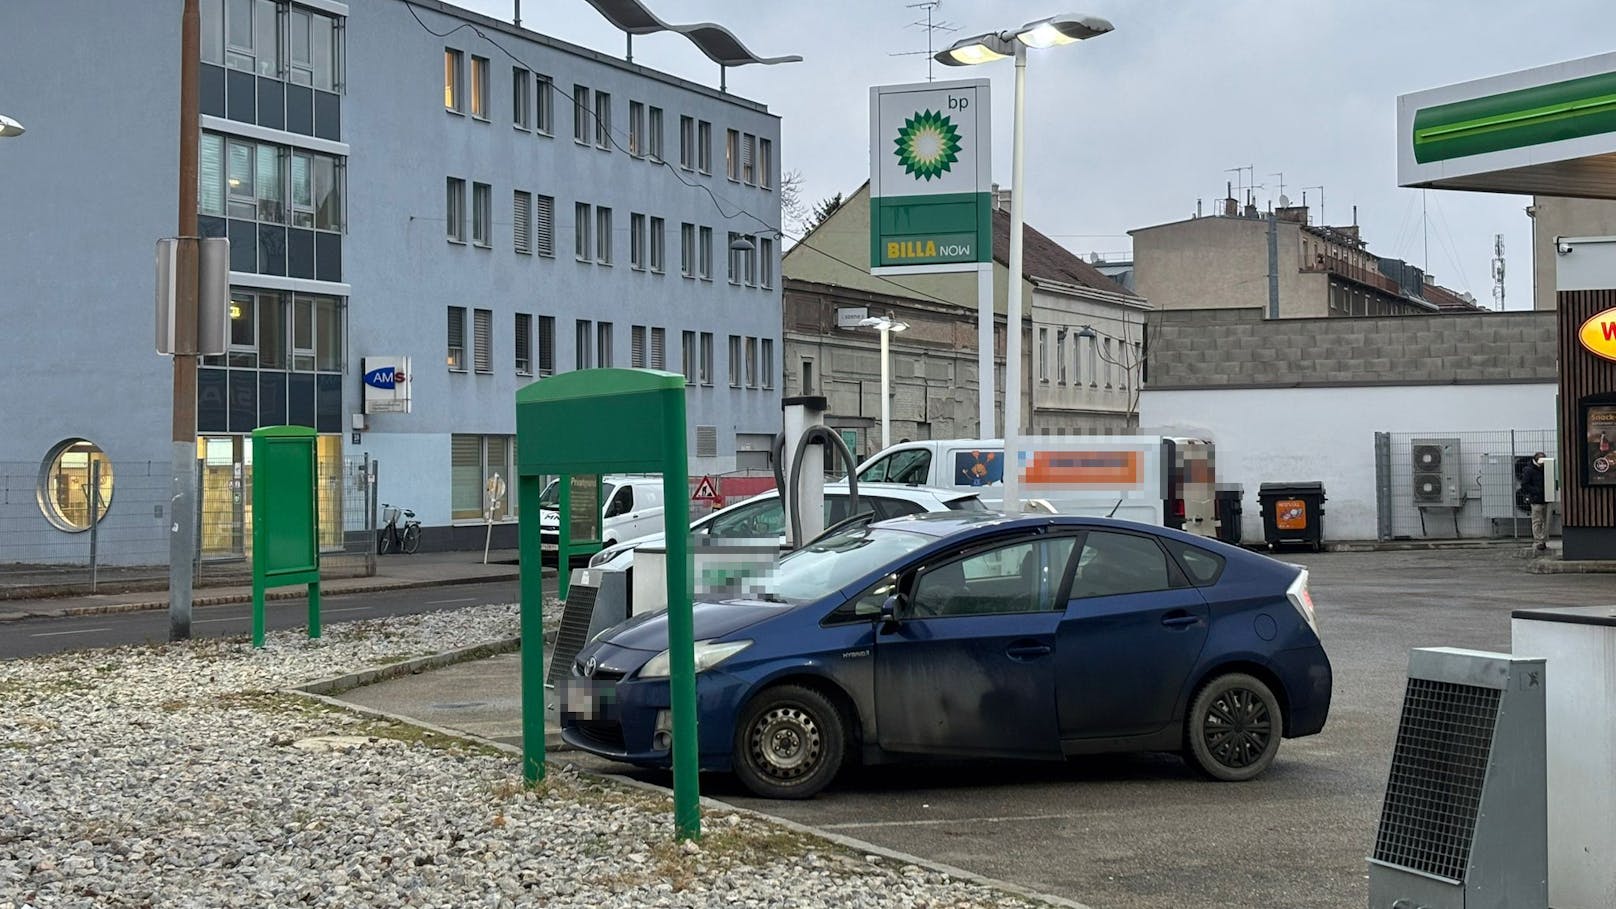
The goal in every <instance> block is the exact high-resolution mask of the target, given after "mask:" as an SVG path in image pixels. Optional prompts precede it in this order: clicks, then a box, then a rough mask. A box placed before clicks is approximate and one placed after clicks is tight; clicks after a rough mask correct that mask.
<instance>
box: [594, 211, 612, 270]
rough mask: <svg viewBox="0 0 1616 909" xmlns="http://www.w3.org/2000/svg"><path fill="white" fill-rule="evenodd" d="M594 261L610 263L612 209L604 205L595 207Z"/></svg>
mask: <svg viewBox="0 0 1616 909" xmlns="http://www.w3.org/2000/svg"><path fill="white" fill-rule="evenodd" d="M595 261H596V262H597V263H599V264H601V265H610V264H612V210H611V209H609V208H607V207H605V206H604V205H598V206H596V207H595Z"/></svg>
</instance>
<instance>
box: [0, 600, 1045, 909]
mask: <svg viewBox="0 0 1616 909" xmlns="http://www.w3.org/2000/svg"><path fill="white" fill-rule="evenodd" d="M516 628H517V616H516V608H515V607H514V606H486V607H478V608H476V609H463V610H456V611H454V612H440V613H432V614H427V615H421V616H409V617H402V618H395V619H387V620H384V621H377V622H364V623H352V624H343V625H336V626H331V627H329V628H327V630H326V636H325V637H324V639H322V640H320V641H309V640H308V639H307V638H306V637H304V636H302V634H301V633H300V632H298V633H291V632H288V633H279V634H272V635H270V637H269V639H268V646H267V647H266V648H265V649H264V650H262V651H254V650H253V649H252V648H251V647H250V646H249V645H248V644H247V643H246V642H245V641H244V640H242V639H226V640H206V641H191V642H187V643H184V644H177V645H164V646H153V647H126V648H119V649H113V650H90V651H80V652H77V653H69V654H63V655H58V656H53V657H48V658H40V659H33V660H21V661H14V662H10V663H4V664H0V909H24V907H28V909H35V907H37V909H43V907H68V906H127V907H169V906H185V907H188V906H199V907H200V906H208V907H219V906H232V907H233V906H254V907H257V906H269V905H276V906H291V905H307V906H386V907H398V906H434V907H454V909H459V907H476V906H487V907H505V906H552V907H645V906H669V907H696V906H726V907H729V906H734V907H769V909H774V907H802V909H808V907H836V909H856V907H887V906H890V907H905V909H908V907H945V906H946V907H965V906H983V907H987V906H993V907H1000V906H1028V905H1031V904H1029V903H1026V902H1024V901H1022V900H1019V899H1016V898H1013V897H1010V896H1008V895H1006V894H1002V893H999V892H996V891H993V890H990V889H987V888H985V887H983V886H981V885H978V884H975V883H971V882H965V881H959V880H954V879H951V878H949V877H947V876H945V875H942V874H939V873H936V872H934V871H931V870H928V869H923V868H920V867H917V866H913V865H903V864H900V863H896V862H893V861H891V860H886V859H881V858H879V857H877V856H873V855H861V854H859V853H857V852H852V851H848V850H846V849H843V848H842V847H840V846H837V845H834V844H832V843H829V842H827V841H822V840H816V839H814V838H812V837H808V836H804V835H801V834H798V833H794V832H789V831H786V830H783V829H782V828H778V827H774V826H773V825H770V824H768V823H766V822H763V821H759V820H756V819H754V818H751V817H744V816H741V815H738V814H732V813H720V812H716V811H707V812H706V813H705V815H704V829H705V831H706V834H705V836H704V837H703V838H702V840H701V841H700V843H699V844H697V843H680V842H677V841H675V840H674V839H673V834H672V830H673V823H672V814H671V812H672V805H671V800H670V799H669V798H668V797H667V796H662V795H657V794H654V793H648V792H645V791H643V790H639V789H634V788H629V787H625V786H622V785H619V784H616V783H613V782H612V781H609V780H601V779H597V778H593V777H588V776H584V775H580V774H577V773H573V772H570V771H565V770H559V769H556V768H555V767H554V766H553V765H552V769H551V772H550V774H549V777H548V779H547V780H546V781H545V783H544V785H543V786H541V787H540V788H538V789H535V790H528V789H526V788H525V787H523V786H522V784H521V779H520V776H519V774H518V768H517V762H516V759H515V758H514V757H513V756H512V755H510V754H507V753H504V752H501V751H498V750H495V749H492V748H487V747H484V746H481V745H478V744H475V743H470V742H465V741H462V740H459V739H448V738H446V737H443V736H435V735H433V734H432V733H430V732H426V731H424V730H420V729H416V728H413V727H409V726H403V725H399V724H394V723H387V722H383V721H378V720H375V719H373V718H370V717H366V716H360V715H356V714H350V713H347V712H343V711H340V710H337V709H335V708H332V707H329V706H327V705H325V704H323V703H318V702H313V701H310V700H308V699H305V698H302V697H300V696H298V695H295V694H288V693H284V692H283V691H282V689H284V688H287V687H289V686H293V685H298V684H303V683H306V682H310V681H313V680H316V679H320V678H328V677H331V676H336V675H340V674H343V673H345V672H349V671H353V670H357V669H362V668H368V667H372V666H377V665H382V664H386V663H389V662H395V661H397V660H401V659H407V658H411V657H416V656H421V655H425V654H430V653H437V652H441V651H444V650H450V649H455V648H460V647H465V646H470V645H474V644H479V643H483V642H486V641H492V640H497V639H500V638H504V637H510V636H512V635H514V634H515V633H516Z"/></svg>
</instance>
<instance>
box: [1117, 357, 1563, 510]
mask: <svg viewBox="0 0 1616 909" xmlns="http://www.w3.org/2000/svg"><path fill="white" fill-rule="evenodd" d="M1554 395H1555V386H1554V385H1553V384H1552V383H1539V384H1530V385H1524V384H1523V385H1412V386H1410V385H1403V386H1383V387H1368V388H1366V387H1356V388H1253V389H1245V388H1241V389H1208V390H1205V391H1151V390H1150V389H1149V388H1148V387H1147V388H1146V389H1145V392H1144V394H1142V395H1141V396H1140V404H1139V422H1140V425H1141V427H1143V428H1142V429H1141V432H1146V433H1158V432H1159V433H1162V434H1164V435H1179V434H1186V435H1196V434H1202V433H1204V434H1207V435H1209V436H1210V437H1211V438H1212V439H1213V440H1214V441H1215V442H1216V443H1217V479H1218V482H1219V483H1238V484H1240V485H1242V486H1244V487H1245V495H1244V498H1243V500H1242V505H1243V508H1244V514H1243V522H1242V526H1241V533H1242V537H1243V539H1244V541H1246V542H1250V541H1252V540H1261V539H1262V536H1263V533H1262V512H1261V511H1260V510H1259V509H1258V503H1257V489H1258V487H1259V486H1260V485H1261V484H1263V483H1276V482H1279V483H1283V482H1307V481H1312V480H1318V481H1320V482H1322V483H1323V484H1324V494H1325V497H1326V502H1325V505H1324V514H1325V517H1324V535H1325V538H1326V539H1329V540H1373V539H1374V538H1375V533H1376V518H1375V515H1376V510H1375V433H1377V432H1394V433H1395V432H1418V433H1431V434H1434V435H1441V434H1445V433H1459V432H1481V431H1489V430H1491V431H1496V430H1509V429H1541V428H1544V427H1552V426H1554V425H1555V412H1554Z"/></svg>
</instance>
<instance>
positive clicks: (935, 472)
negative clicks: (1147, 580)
mask: <svg viewBox="0 0 1616 909" xmlns="http://www.w3.org/2000/svg"><path fill="white" fill-rule="evenodd" d="M1021 448H1022V452H1021V454H1022V457H1023V458H1024V459H1025V460H1026V461H1027V464H1028V467H1027V468H1026V469H1024V471H1023V479H1022V489H1021V494H1022V498H1023V499H1025V500H1043V501H1045V502H1047V503H1048V504H1049V505H1050V506H1052V507H1053V508H1054V510H1055V511H1057V512H1059V513H1061V514H1081V515H1097V516H1101V517H1115V518H1121V519H1124V520H1129V521H1139V522H1141V523H1146V524H1159V525H1161V526H1164V527H1172V528H1174V529H1178V530H1184V531H1188V532H1189V533H1196V534H1200V535H1202V536H1208V537H1214V536H1216V535H1217V495H1216V482H1215V475H1214V468H1213V443H1212V442H1211V440H1209V439H1190V438H1178V437H1168V436H1076V435H1072V436H1024V437H1022V439H1021ZM1004 462H1005V457H1004V440H1003V439H933V440H930V441H924V442H901V443H899V444H897V445H893V446H891V447H890V448H886V449H883V450H881V451H879V452H876V453H875V454H874V455H871V456H870V457H869V458H868V459H867V460H866V461H864V463H862V464H860V465H859V467H858V478H859V482H861V483H867V482H868V483H906V484H913V485H921V486H943V487H955V488H962V487H971V488H980V491H979V495H980V496H981V499H982V502H983V503H984V504H986V505H987V506H988V507H989V508H993V509H999V508H1002V507H1003V504H1004V493H1003V492H1002V487H1003V485H1004ZM1102 462H1103V463H1102Z"/></svg>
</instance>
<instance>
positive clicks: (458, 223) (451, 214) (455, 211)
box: [443, 177, 466, 243]
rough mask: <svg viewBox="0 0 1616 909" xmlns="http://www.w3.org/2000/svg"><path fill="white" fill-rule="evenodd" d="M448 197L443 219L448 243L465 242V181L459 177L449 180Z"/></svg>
mask: <svg viewBox="0 0 1616 909" xmlns="http://www.w3.org/2000/svg"><path fill="white" fill-rule="evenodd" d="M448 186H449V195H448V199H447V206H446V207H445V209H444V215H443V216H444V218H445V219H447V221H448V223H449V242H450V243H464V242H466V181H464V180H462V179H460V178H459V177H450V178H449V184H448Z"/></svg>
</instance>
